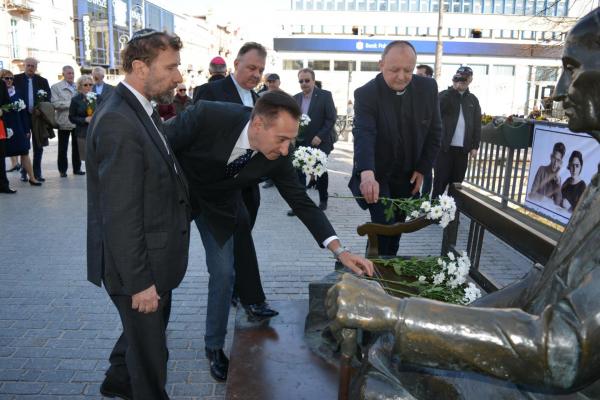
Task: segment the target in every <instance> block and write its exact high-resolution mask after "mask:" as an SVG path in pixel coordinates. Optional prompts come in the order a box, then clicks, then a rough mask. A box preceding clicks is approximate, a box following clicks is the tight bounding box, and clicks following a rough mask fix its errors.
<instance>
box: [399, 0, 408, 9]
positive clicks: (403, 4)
mask: <svg viewBox="0 0 600 400" xmlns="http://www.w3.org/2000/svg"><path fill="white" fill-rule="evenodd" d="M408 1H409V0H400V11H402V12H407V11H408Z"/></svg>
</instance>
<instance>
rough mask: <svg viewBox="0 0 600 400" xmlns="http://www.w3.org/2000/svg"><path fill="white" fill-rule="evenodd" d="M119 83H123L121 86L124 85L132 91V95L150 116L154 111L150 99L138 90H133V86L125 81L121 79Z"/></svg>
mask: <svg viewBox="0 0 600 400" xmlns="http://www.w3.org/2000/svg"><path fill="white" fill-rule="evenodd" d="M121 83H123V86H125V87H126V88H127V89H129V91H130V92H131V93H133V95H134V96H135V97H136V98H137V99H138V101H139V102H140V103H141V104H142V107H144V110H145V111H146V112H147V113H148V116H149V117H152V113H153V112H154V107H152V103H151V102H150V100H148V99H147V98H146V96H144V95H143V94H141V93H140V92H138V91H137V90H135V89H134V88H133V86H131V85H130V84H128V83H127V82H125V81H122V82H121Z"/></svg>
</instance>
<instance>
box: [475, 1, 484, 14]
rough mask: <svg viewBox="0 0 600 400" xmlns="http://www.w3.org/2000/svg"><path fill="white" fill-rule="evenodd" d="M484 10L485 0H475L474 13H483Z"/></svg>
mask: <svg viewBox="0 0 600 400" xmlns="http://www.w3.org/2000/svg"><path fill="white" fill-rule="evenodd" d="M482 12H483V0H473V14H481V13H482Z"/></svg>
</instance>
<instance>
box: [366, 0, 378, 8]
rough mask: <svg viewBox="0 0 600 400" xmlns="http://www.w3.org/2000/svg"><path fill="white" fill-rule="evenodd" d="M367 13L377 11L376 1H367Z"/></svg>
mask: <svg viewBox="0 0 600 400" xmlns="http://www.w3.org/2000/svg"><path fill="white" fill-rule="evenodd" d="M368 3H369V8H368V9H369V11H377V0H368Z"/></svg>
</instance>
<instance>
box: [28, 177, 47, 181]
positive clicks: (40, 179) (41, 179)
mask: <svg viewBox="0 0 600 400" xmlns="http://www.w3.org/2000/svg"><path fill="white" fill-rule="evenodd" d="M25 179H27V178H25ZM35 180H36V181H38V182H46V178H42V177H41V176H36V177H35Z"/></svg>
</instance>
